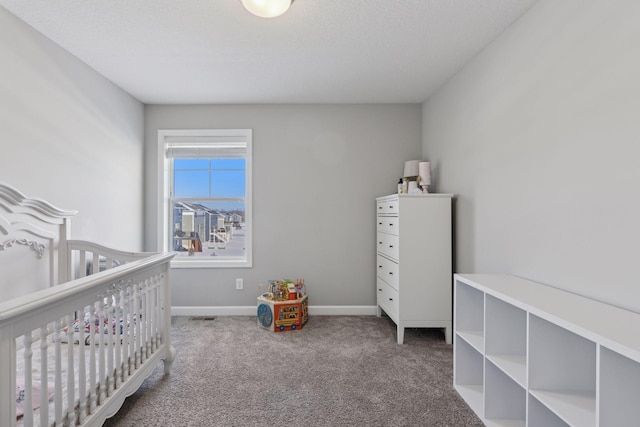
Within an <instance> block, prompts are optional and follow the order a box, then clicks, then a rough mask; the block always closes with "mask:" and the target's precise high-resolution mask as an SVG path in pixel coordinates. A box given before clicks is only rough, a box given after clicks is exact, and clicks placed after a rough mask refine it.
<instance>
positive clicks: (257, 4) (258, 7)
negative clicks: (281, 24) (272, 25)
mask: <svg viewBox="0 0 640 427" xmlns="http://www.w3.org/2000/svg"><path fill="white" fill-rule="evenodd" d="M291 3H293V0H242V4H243V5H244V7H245V8H246V9H247V10H248V11H249V12H251V13H253V14H254V15H256V16H259V17H261V18H275V17H276V16H280V15H282V14H283V13H285V12H286V11H287V10H289V6H291Z"/></svg>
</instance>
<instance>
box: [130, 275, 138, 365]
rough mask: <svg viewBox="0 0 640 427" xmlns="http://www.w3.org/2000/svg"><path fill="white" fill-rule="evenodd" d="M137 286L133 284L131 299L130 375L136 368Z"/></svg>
mask: <svg viewBox="0 0 640 427" xmlns="http://www.w3.org/2000/svg"><path fill="white" fill-rule="evenodd" d="M136 288H137V285H135V284H132V285H131V287H130V289H131V300H130V304H129V307H130V313H131V328H130V329H129V330H130V331H131V333H130V335H129V375H133V373H134V372H135V370H136V337H135V330H136V325H137V324H138V322H137V320H138V319H137V318H136V317H137V316H138V314H137V308H138V307H137V302H136V301H137V297H136Z"/></svg>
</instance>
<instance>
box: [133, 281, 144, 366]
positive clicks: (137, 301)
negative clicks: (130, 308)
mask: <svg viewBox="0 0 640 427" xmlns="http://www.w3.org/2000/svg"><path fill="white" fill-rule="evenodd" d="M141 286H142V285H141V284H140V283H138V284H136V288H135V292H136V293H135V296H136V298H135V307H136V323H135V333H134V339H135V343H136V349H135V355H136V365H135V366H136V369H139V368H140V365H141V364H142V354H141V353H142V345H141V344H140V338H141V337H140V335H142V333H141V330H142V329H141V327H140V326H141V325H140V323H141V322H140V314H141V312H140V311H141V310H142V297H141Z"/></svg>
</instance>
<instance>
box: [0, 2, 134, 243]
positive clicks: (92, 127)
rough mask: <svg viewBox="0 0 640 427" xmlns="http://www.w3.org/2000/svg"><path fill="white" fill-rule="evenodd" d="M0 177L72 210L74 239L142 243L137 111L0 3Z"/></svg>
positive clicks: (123, 95)
mask: <svg viewBox="0 0 640 427" xmlns="http://www.w3.org/2000/svg"><path fill="white" fill-rule="evenodd" d="M0 58H2V66H1V67H0V129H2V138H1V139H0V181H3V182H5V183H7V184H10V185H12V186H14V187H16V188H17V189H19V190H21V191H22V192H23V193H25V194H26V195H27V196H32V197H39V198H42V199H45V200H47V201H49V202H51V203H53V204H54V205H56V206H57V207H60V208H63V209H75V210H78V211H79V214H78V215H77V216H76V218H75V219H74V220H73V222H72V237H74V238H82V239H87V240H93V241H97V242H99V243H103V244H106V245H111V246H116V247H118V248H122V249H128V250H139V249H141V248H142V219H143V197H142V194H143V193H142V185H143V173H142V167H143V148H144V144H143V134H144V126H143V119H144V108H143V105H142V104H141V103H140V102H138V101H137V100H136V99H134V98H133V97H131V96H130V95H128V94H127V93H125V92H124V91H122V90H121V89H120V88H118V87H117V86H115V85H114V84H113V83H111V82H109V81H108V80H106V79H105V78H104V77H102V76H101V75H99V74H98V73H96V72H95V71H93V70H92V69H91V68H89V67H88V66H87V65H85V64H84V63H82V62H80V61H79V60H77V59H76V58H75V57H74V56H72V55H70V54H69V53H68V52H66V51H64V50H62V49H61V48H60V47H59V46H58V45H55V44H54V43H52V42H51V41H50V40H49V39H47V38H45V37H44V36H42V35H41V34H40V33H38V32H36V31H35V30H33V28H31V27H29V26H27V25H26V24H25V23H24V22H23V21H21V20H19V19H17V18H16V17H15V16H14V15H12V14H10V13H9V12H7V11H6V9H4V8H2V7H0Z"/></svg>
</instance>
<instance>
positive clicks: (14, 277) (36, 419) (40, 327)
mask: <svg viewBox="0 0 640 427" xmlns="http://www.w3.org/2000/svg"><path fill="white" fill-rule="evenodd" d="M75 213H76V212H73V211H64V210H61V209H58V208H55V207H53V206H52V205H51V204H49V203H47V202H45V201H43V200H40V199H30V198H27V197H25V196H24V195H23V194H22V193H21V192H19V191H18V190H16V189H15V188H12V187H10V186H8V185H5V184H1V183H0V425H1V426H34V425H35V426H52V425H55V426H76V425H82V426H85V425H86V426H90V425H97V426H100V425H102V424H103V423H104V420H105V419H106V418H108V417H110V416H112V415H114V414H115V413H116V412H117V411H118V410H119V409H120V407H121V405H122V403H123V401H124V399H125V397H126V396H128V395H130V394H132V393H133V392H134V391H136V390H137V389H138V388H139V386H140V384H141V383H142V381H143V380H144V379H145V378H146V377H147V376H149V375H150V374H151V373H152V371H153V370H154V369H155V367H156V365H157V363H158V361H160V360H163V361H164V364H165V366H164V368H165V373H169V371H170V368H171V363H172V362H173V360H174V358H175V350H174V349H173V347H172V346H171V336H170V330H171V329H170V326H171V324H170V323H171V314H170V308H171V303H170V280H169V263H170V260H171V258H172V257H173V254H170V253H169V254H156V253H132V252H123V251H117V250H112V249H109V248H106V247H104V246H101V245H98V244H95V243H91V242H86V241H77V240H75V241H74V240H70V239H69V236H70V228H69V227H70V219H71V217H72V216H73V215H75Z"/></svg>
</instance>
